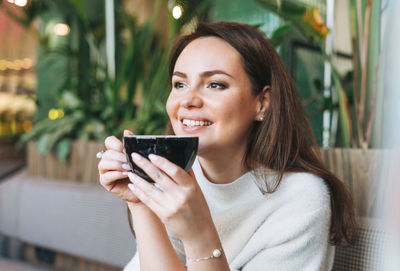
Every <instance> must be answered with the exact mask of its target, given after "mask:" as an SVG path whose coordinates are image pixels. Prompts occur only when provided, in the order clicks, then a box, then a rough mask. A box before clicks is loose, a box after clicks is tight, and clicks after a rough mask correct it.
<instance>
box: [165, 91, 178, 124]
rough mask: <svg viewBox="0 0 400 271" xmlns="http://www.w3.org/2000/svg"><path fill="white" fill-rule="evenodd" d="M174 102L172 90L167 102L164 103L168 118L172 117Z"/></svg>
mask: <svg viewBox="0 0 400 271" xmlns="http://www.w3.org/2000/svg"><path fill="white" fill-rule="evenodd" d="M175 105H176V102H174V97H173V95H172V92H171V93H170V94H169V96H168V100H167V104H166V109H167V113H168V117H169V119H170V120H172V119H173V118H174V112H175V111H176V109H175V108H176V106H175Z"/></svg>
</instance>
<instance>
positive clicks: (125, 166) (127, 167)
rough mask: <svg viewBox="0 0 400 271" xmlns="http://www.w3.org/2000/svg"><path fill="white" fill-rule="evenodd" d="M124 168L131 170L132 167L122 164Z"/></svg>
mask: <svg viewBox="0 0 400 271" xmlns="http://www.w3.org/2000/svg"><path fill="white" fill-rule="evenodd" d="M122 168H123V169H126V170H131V166H130V165H129V164H122Z"/></svg>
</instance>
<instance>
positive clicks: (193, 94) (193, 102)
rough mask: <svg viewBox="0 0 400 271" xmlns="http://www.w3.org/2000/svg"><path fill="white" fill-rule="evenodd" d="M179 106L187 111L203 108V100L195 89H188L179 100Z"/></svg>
mask: <svg viewBox="0 0 400 271" xmlns="http://www.w3.org/2000/svg"><path fill="white" fill-rule="evenodd" d="M180 105H181V106H182V107H184V108H187V109H190V108H200V107H202V106H203V100H202V98H201V97H200V95H199V93H198V91H196V90H195V89H189V90H188V91H187V92H186V94H185V96H184V97H183V99H182V100H181V103H180Z"/></svg>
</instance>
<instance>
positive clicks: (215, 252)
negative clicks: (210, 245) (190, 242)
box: [187, 248, 222, 262]
mask: <svg viewBox="0 0 400 271" xmlns="http://www.w3.org/2000/svg"><path fill="white" fill-rule="evenodd" d="M221 255H222V248H217V249H214V250H213V253H212V255H211V256H207V257H203V258H197V259H192V258H189V257H187V261H188V262H201V261H204V260H209V259H212V258H219V257H221Z"/></svg>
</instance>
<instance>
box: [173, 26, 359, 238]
mask: <svg viewBox="0 0 400 271" xmlns="http://www.w3.org/2000/svg"><path fill="white" fill-rule="evenodd" d="M207 36H214V37H218V38H221V39H223V40H225V41H226V42H228V43H229V44H230V45H231V46H232V47H233V48H235V49H236V50H237V51H238V52H239V53H240V54H241V56H242V61H243V66H244V68H245V71H246V73H247V75H248V76H249V78H250V81H251V84H252V92H253V95H259V94H260V93H261V92H262V91H263V88H264V86H270V90H269V91H270V105H269V107H268V109H267V111H266V112H265V116H264V119H265V121H263V122H255V123H254V125H253V127H252V131H251V133H250V137H249V140H248V147H247V152H246V154H245V157H244V164H245V166H246V167H247V168H248V169H256V168H259V167H264V168H268V169H271V170H273V171H275V172H277V173H278V182H277V184H276V186H274V187H273V188H268V189H267V191H265V192H267V193H272V192H274V190H275V189H276V188H277V187H278V185H279V183H280V181H281V179H282V176H283V174H284V173H285V172H308V173H312V174H315V175H317V176H319V177H321V178H322V179H323V180H324V181H325V182H326V184H327V186H328V187H329V191H330V198H331V226H330V242H331V243H332V244H338V243H340V242H341V241H346V242H349V243H350V242H351V240H352V237H353V233H354V230H355V225H356V221H355V215H354V209H353V204H352V199H351V196H350V193H349V192H348V190H347V189H346V187H345V185H344V184H343V182H342V181H340V180H339V179H338V178H337V177H336V176H335V175H334V174H332V173H331V172H330V171H329V170H328V169H327V168H326V166H325V165H324V164H323V162H322V159H321V155H320V153H319V148H318V145H317V143H316V140H315V138H314V135H313V133H312V130H311V127H310V124H309V122H308V120H307V117H306V114H305V112H304V110H303V108H302V106H301V103H300V100H299V97H298V95H297V91H296V88H295V86H294V84H293V82H292V80H291V78H290V76H289V75H288V73H287V71H286V70H285V68H284V65H283V63H282V61H281V59H280V57H279V55H278V53H277V52H276V50H275V48H274V47H273V46H272V45H271V43H270V42H269V41H268V39H267V37H266V36H265V35H264V33H262V32H261V31H259V30H258V29H257V28H255V27H252V26H250V25H245V24H239V23H231V22H220V23H201V24H199V25H198V27H197V29H196V30H195V31H194V32H193V33H191V34H189V35H186V36H182V37H181V38H180V39H178V40H177V41H176V43H175V45H174V47H173V48H172V51H171V55H170V59H169V76H170V78H172V73H173V71H174V68H175V63H176V60H177V59H178V57H179V55H180V54H181V52H182V51H183V49H184V48H185V47H186V46H187V45H188V44H189V43H190V42H191V41H193V40H195V39H197V38H200V37H207ZM267 187H268V186H267Z"/></svg>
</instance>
